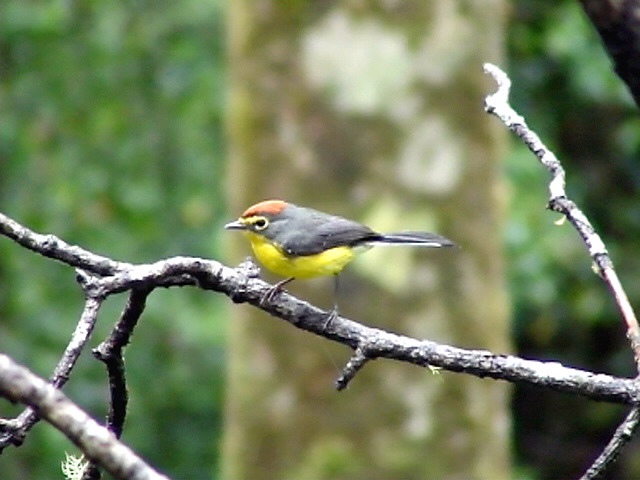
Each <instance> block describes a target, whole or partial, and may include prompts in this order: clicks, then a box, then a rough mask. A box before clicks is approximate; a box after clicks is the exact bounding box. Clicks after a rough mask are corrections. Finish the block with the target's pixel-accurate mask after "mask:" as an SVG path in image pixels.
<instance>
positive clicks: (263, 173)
mask: <svg viewBox="0 0 640 480" xmlns="http://www.w3.org/2000/svg"><path fill="white" fill-rule="evenodd" d="M228 8H229V20H230V22H229V29H230V62H231V78H230V83H231V89H230V99H229V117H228V120H229V125H230V127H229V133H230V150H229V152H230V163H229V171H228V173H229V175H228V188H229V198H230V206H231V211H232V212H233V215H236V214H239V213H240V212H242V210H243V209H244V208H245V207H247V206H249V205H251V204H253V203H255V202H257V201H260V200H263V199H268V198H283V199H286V200H289V201H292V202H295V203H299V204H304V205H308V206H313V207H315V208H319V209H322V210H325V211H329V212H332V213H337V214H341V215H344V216H348V217H351V218H354V219H358V220H360V221H363V222H366V223H368V224H370V225H371V226H372V227H373V228H374V229H377V230H383V231H385V230H386V231H391V230H398V229H408V230H411V229H419V230H431V231H436V232H438V233H441V234H444V235H446V236H448V237H450V238H451V239H453V240H454V241H456V242H457V243H458V244H459V245H460V246H461V248H460V249H456V250H446V251H441V250H440V251H439V250H429V251H425V250H421V249H410V248H407V249H377V250H375V249H374V250H373V251H371V252H369V253H367V254H366V255H364V256H363V257H361V258H360V259H359V260H358V261H357V262H356V265H355V266H352V267H350V268H349V269H348V272H346V274H345V275H344V276H343V280H342V282H341V295H340V305H341V313H342V314H344V315H345V316H348V317H351V318H353V319H355V320H358V321H361V322H364V323H366V324H370V325H375V326H379V327H381V328H385V329H389V330H393V331H396V332H399V333H403V334H407V335H411V336H414V337H418V338H429V339H433V340H436V341H441V342H447V343H452V344H455V345H459V346H466V347H472V348H486V349H491V350H494V351H496V352H506V351H508V350H509V340H508V332H509V328H508V311H507V302H506V298H505V293H504V292H505V286H504V278H503V260H502V248H501V241H500V237H501V226H502V214H503V212H502V193H503V191H502V186H501V183H500V178H499V159H500V158H501V156H502V153H503V151H502V147H503V138H502V134H501V133H500V129H499V128H497V124H496V123H494V122H493V121H492V120H491V119H490V118H488V117H487V116H486V115H485V114H484V113H483V108H482V101H483V95H485V94H486V93H487V92H489V91H491V90H492V89H493V88H494V86H493V85H491V83H490V82H489V81H488V79H486V78H484V77H483V74H482V63H483V62H485V61H493V62H501V61H502V59H503V57H502V50H501V40H502V37H503V24H502V18H503V16H502V14H503V13H504V5H503V2H502V1H500V0H494V1H489V2H452V1H448V2H382V1H380V2H357V1H356V2H331V1H325V2H276V1H273V0H272V1H267V0H265V1H259V2H254V1H248V0H242V1H234V2H229V4H228ZM230 235H231V234H230ZM236 240H238V241H236ZM230 242H233V245H234V248H233V250H234V254H235V255H236V259H239V258H241V254H242V255H247V254H248V253H249V249H248V246H246V247H245V245H243V244H241V242H240V241H239V239H237V238H236V237H234V238H233V239H230ZM235 245H238V246H235ZM265 277H266V278H268V279H271V280H274V278H273V277H270V276H269V275H268V274H267V275H265ZM288 288H289V287H288ZM289 289H290V291H291V292H292V293H294V294H297V295H299V296H301V297H302V298H306V299H309V300H310V301H312V302H314V303H316V304H317V305H320V306H324V307H329V306H330V305H331V297H330V294H331V292H332V280H331V279H320V280H317V281H316V280H314V281H306V282H294V283H293V284H292V285H291V287H290V288H289ZM229 328H230V347H229V349H230V359H229V363H230V365H229V381H228V398H227V417H226V430H225V432H226V433H225V435H226V437H225V440H224V448H223V460H222V463H223V465H224V467H223V472H222V478H225V479H272V478H273V479H302V478H304V479H314V478H317V479H328V478H336V479H337V478H349V479H357V478H362V479H380V478H401V479H414V478H415V479H424V478H440V479H441V478H492V479H499V478H508V477H510V469H509V467H510V458H509V457H510V452H509V444H510V442H509V432H510V420H509V412H508V408H509V400H508V396H509V389H508V387H507V385H505V384H500V383H496V382H494V381H492V380H479V379H477V378H471V377H465V376H461V375H455V374H450V373H442V374H441V375H439V376H434V375H431V374H429V372H428V371H426V370H422V369H417V368H413V367H410V366H408V365H403V364H394V363H392V362H389V361H380V362H375V363H373V364H370V365H368V366H367V367H366V368H365V370H364V371H363V372H362V373H361V374H359V376H357V377H356V379H355V380H354V382H353V383H352V384H351V386H350V388H349V389H348V390H347V391H346V392H341V393H337V392H336V391H335V390H334V389H333V380H334V379H335V377H336V376H337V375H338V372H337V370H336V367H335V365H334V361H335V362H336V363H337V364H338V365H341V364H342V363H343V362H344V361H346V359H347V358H348V356H349V354H350V352H348V351H346V350H345V349H344V348H340V347H338V346H334V345H330V344H329V343H328V342H326V341H325V340H321V339H317V338H314V337H311V336H310V335H309V334H307V333H303V332H300V331H297V330H296V329H294V328H292V327H291V326H289V325H286V324H284V323H283V322H279V321H277V320H274V319H271V318H267V316H266V314H264V313H262V312H258V311H256V310H255V309H252V308H249V307H246V306H238V307H233V310H232V312H231V316H230V319H229Z"/></svg>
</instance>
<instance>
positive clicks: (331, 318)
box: [324, 307, 338, 330]
mask: <svg viewBox="0 0 640 480" xmlns="http://www.w3.org/2000/svg"><path fill="white" fill-rule="evenodd" d="M336 318H338V309H337V308H335V307H334V308H332V309H331V311H330V312H329V313H328V315H327V318H326V319H325V321H324V329H325V330H326V329H327V328H329V325H331V324H332V323H333V321H334V320H335V319H336Z"/></svg>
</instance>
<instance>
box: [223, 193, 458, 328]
mask: <svg viewBox="0 0 640 480" xmlns="http://www.w3.org/2000/svg"><path fill="white" fill-rule="evenodd" d="M224 228H225V229H226V230H239V231H242V233H244V235H245V237H246V238H247V240H248V241H249V243H250V244H251V248H252V250H253V253H254V255H255V257H256V259H257V260H258V262H259V263H260V264H262V265H263V266H264V267H265V268H266V269H267V270H270V271H271V272H273V273H275V274H276V275H279V276H281V277H285V278H284V279H283V280H281V281H279V282H277V283H276V284H275V285H274V286H273V287H272V288H271V289H270V290H269V291H268V292H267V293H266V294H265V295H264V296H263V297H262V299H261V304H263V305H264V304H265V303H267V302H268V301H270V300H271V299H272V298H273V297H274V295H276V294H277V293H279V292H280V291H281V290H282V289H283V287H284V286H285V285H286V284H287V283H289V282H291V281H293V280H295V279H307V278H313V277H320V276H331V275H333V277H334V279H335V282H334V305H333V309H332V310H331V311H330V312H329V314H328V317H327V322H326V323H325V326H328V325H329V324H330V323H331V322H332V321H333V320H334V319H335V318H336V317H337V316H338V305H337V301H336V299H337V291H338V275H339V274H340V272H341V271H342V270H343V269H344V267H346V266H347V264H348V263H349V262H351V261H352V260H353V258H354V257H355V255H356V254H357V253H359V252H360V251H366V250H368V249H369V248H371V247H373V246H376V245H394V246H398V245H400V246H417V247H453V246H455V244H454V243H453V242H452V241H451V240H449V239H448V238H445V237H443V236H441V235H436V234H434V233H428V232H417V231H402V232H396V233H379V232H376V231H375V230H372V229H371V228H369V227H368V226H366V225H363V224H361V223H359V222H356V221H353V220H348V219H346V218H343V217H340V216H337V215H331V214H328V213H324V212H321V211H319V210H314V209H312V208H308V207H300V206H298V205H295V204H293V203H289V202H286V201H284V200H264V201H261V202H259V203H256V204H255V205H252V206H251V207H249V208H247V209H246V210H245V211H244V213H242V215H240V218H238V219H237V220H235V221H233V222H230V223H227V224H226V225H225V226H224Z"/></svg>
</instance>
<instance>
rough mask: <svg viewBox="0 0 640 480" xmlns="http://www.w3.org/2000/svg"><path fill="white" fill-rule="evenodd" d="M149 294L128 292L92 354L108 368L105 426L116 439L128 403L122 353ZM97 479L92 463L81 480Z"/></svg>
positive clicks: (97, 472)
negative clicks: (107, 410)
mask: <svg viewBox="0 0 640 480" xmlns="http://www.w3.org/2000/svg"><path fill="white" fill-rule="evenodd" d="M151 291H152V289H151V288H134V289H132V290H131V292H130V293H129V299H128V301H127V304H126V305H125V308H124V310H123V311H122V314H121V315H120V319H119V320H118V322H117V323H116V325H115V326H114V327H113V330H112V331H111V333H110V334H109V337H108V338H107V339H106V340H105V341H103V342H102V343H101V344H100V345H98V347H96V348H94V349H93V351H92V353H93V355H94V356H95V357H96V358H97V359H98V360H100V361H102V362H103V363H104V364H105V366H106V367H107V376H108V377H109V398H110V400H109V413H108V414H107V422H106V427H107V429H109V431H111V432H113V434H114V435H115V436H116V438H120V436H121V435H122V430H123V428H124V421H125V418H126V415H127V404H128V402H129V395H128V392H127V379H126V375H125V368H124V355H123V352H122V351H123V349H124V347H125V346H126V345H127V344H128V343H129V340H130V338H131V335H132V334H133V330H134V328H135V326H136V324H137V323H138V320H139V319H140V316H141V315H142V312H144V309H145V305H146V300H147V297H148V296H149V294H150V293H151ZM100 477H101V475H100V470H99V469H98V466H97V465H96V464H93V463H92V464H91V465H89V466H87V468H86V469H85V472H84V474H83V476H82V480H98V479H99V478H100Z"/></svg>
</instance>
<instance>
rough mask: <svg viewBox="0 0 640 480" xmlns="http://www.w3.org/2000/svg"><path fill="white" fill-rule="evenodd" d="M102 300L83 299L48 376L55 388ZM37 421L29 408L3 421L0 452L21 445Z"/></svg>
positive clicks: (65, 374) (84, 340)
mask: <svg viewBox="0 0 640 480" xmlns="http://www.w3.org/2000/svg"><path fill="white" fill-rule="evenodd" d="M103 300H104V299H103V298H102V297H87V298H86V299H85V304H84V310H83V311H82V315H81V316H80V320H79V321H78V324H77V325H76V328H75V330H74V332H73V334H72V335H71V340H70V341H69V344H68V345H67V348H66V349H65V351H64V353H63V354H62V357H61V358H60V360H59V361H58V364H57V365H56V368H55V370H54V371H53V375H52V376H51V378H50V382H51V384H52V385H53V386H54V387H55V388H61V387H62V386H63V385H64V384H65V383H66V382H67V380H68V379H69V375H70V373H71V370H72V369H73V367H74V366H75V364H76V362H77V360H78V357H79V356H80V353H82V350H83V348H84V346H85V345H86V344H87V341H88V340H89V337H90V336H91V332H92V331H93V327H94V326H95V324H96V319H97V317H98V311H99V309H100V306H101V305H102V302H103ZM37 422H38V415H37V414H36V412H34V411H33V409H31V408H27V409H25V410H24V411H23V412H22V413H21V414H20V415H18V416H17V417H16V418H15V419H14V420H13V421H10V422H5V425H4V426H3V427H2V426H0V453H2V451H3V450H4V449H5V448H6V447H7V446H9V445H16V446H18V445H21V444H22V442H23V441H24V437H25V435H26V434H27V432H28V431H29V430H30V429H31V427H33V426H34V425H35V424H36V423H37Z"/></svg>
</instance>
